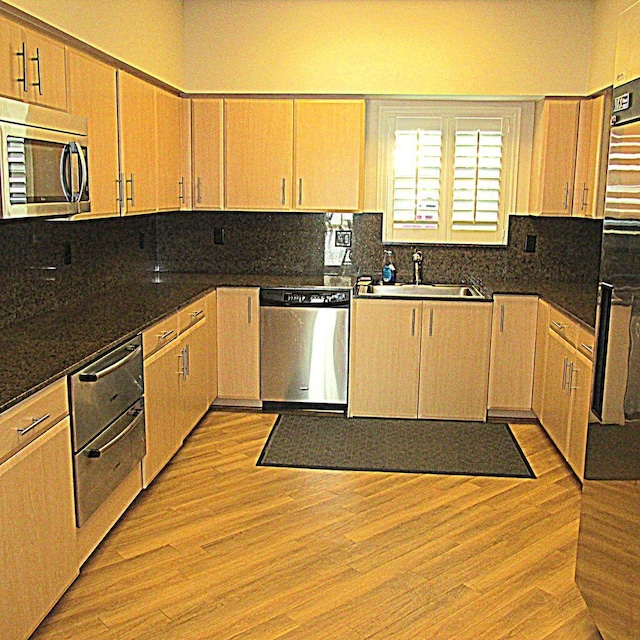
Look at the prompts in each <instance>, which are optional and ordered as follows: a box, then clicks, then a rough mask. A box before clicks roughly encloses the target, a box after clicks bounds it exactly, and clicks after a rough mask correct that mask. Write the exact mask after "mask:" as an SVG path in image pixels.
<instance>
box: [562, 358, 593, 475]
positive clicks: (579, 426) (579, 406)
mask: <svg viewBox="0 0 640 640" xmlns="http://www.w3.org/2000/svg"><path fill="white" fill-rule="evenodd" d="M592 372H593V364H592V363H591V361H590V360H589V359H587V358H585V356H584V355H583V354H582V353H580V352H578V351H576V353H575V354H574V357H573V360H572V362H571V365H570V369H569V380H568V385H569V396H570V403H571V417H570V421H569V443H568V447H567V461H568V462H569V464H570V465H571V468H572V469H573V470H574V472H575V474H576V475H577V476H578V478H580V480H584V461H585V453H586V450H587V425H588V422H589V409H590V408H591V375H592Z"/></svg>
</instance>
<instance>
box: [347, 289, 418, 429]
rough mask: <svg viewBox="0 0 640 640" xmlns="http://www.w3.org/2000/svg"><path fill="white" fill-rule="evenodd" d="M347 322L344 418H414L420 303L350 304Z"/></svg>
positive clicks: (416, 399)
mask: <svg viewBox="0 0 640 640" xmlns="http://www.w3.org/2000/svg"><path fill="white" fill-rule="evenodd" d="M350 321H351V331H350V343H351V344H350V354H349V403H348V407H349V415H350V416H370V417H376V416H379V417H385V418H415V417H416V416H417V408H418V384H419V375H420V333H421V323H422V302H420V301H403V300H364V299H359V300H354V301H353V304H352V306H351V320H350Z"/></svg>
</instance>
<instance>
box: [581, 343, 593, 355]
mask: <svg viewBox="0 0 640 640" xmlns="http://www.w3.org/2000/svg"><path fill="white" fill-rule="evenodd" d="M580 346H581V347H582V348H583V349H584V350H585V351H588V352H589V353H591V354H593V347H590V346H589V345H588V344H585V343H584V342H581V343H580Z"/></svg>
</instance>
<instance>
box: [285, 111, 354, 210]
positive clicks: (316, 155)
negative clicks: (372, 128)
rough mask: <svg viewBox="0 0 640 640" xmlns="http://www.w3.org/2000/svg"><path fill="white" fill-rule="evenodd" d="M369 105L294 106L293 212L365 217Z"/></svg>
mask: <svg viewBox="0 0 640 640" xmlns="http://www.w3.org/2000/svg"><path fill="white" fill-rule="evenodd" d="M363 141H364V101H362V100H295V101H294V144H295V152H294V158H295V168H294V186H295V190H296V199H295V202H294V207H295V208H296V209H297V210H300V211H361V210H362V179H361V176H362V168H363V163H364V155H363V154H364V144H363Z"/></svg>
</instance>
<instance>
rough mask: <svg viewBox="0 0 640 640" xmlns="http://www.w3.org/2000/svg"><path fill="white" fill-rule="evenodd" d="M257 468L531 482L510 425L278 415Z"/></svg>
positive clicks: (531, 473)
mask: <svg viewBox="0 0 640 640" xmlns="http://www.w3.org/2000/svg"><path fill="white" fill-rule="evenodd" d="M257 465H258V466H266V467H297V468H306V469H334V470H343V471H347V470H348V471H387V472H390V471H391V472H399V473H437V474H448V475H474V476H502V477H509V478H535V477H536V476H535V474H534V473H533V470H532V469H531V467H530V466H529V463H528V462H527V459H526V458H525V456H524V454H523V453H522V450H521V449H520V446H519V445H518V443H517V441H516V439H515V437H514V435H513V432H512V431H511V429H510V428H509V425H507V424H502V423H491V422H452V421H438V420H388V419H384V418H344V417H341V416H305V415H297V414H293V415H281V416H279V417H278V420H277V421H276V423H275V425H274V427H273V429H272V430H271V433H270V435H269V438H268V439H267V442H266V444H265V446H264V448H263V450H262V453H261V454H260V457H259V459H258V462H257Z"/></svg>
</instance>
